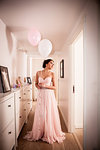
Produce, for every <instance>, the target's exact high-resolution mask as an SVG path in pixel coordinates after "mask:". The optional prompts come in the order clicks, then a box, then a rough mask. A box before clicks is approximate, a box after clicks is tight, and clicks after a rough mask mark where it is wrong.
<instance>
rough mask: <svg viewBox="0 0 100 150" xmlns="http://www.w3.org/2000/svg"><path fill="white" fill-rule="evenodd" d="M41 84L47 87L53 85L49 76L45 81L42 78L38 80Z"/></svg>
mask: <svg viewBox="0 0 100 150" xmlns="http://www.w3.org/2000/svg"><path fill="white" fill-rule="evenodd" d="M38 81H39V83H45V84H46V85H49V86H50V85H51V77H50V76H48V77H46V78H45V79H43V78H42V77H39V78H38Z"/></svg>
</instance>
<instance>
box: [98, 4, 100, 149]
mask: <svg viewBox="0 0 100 150" xmlns="http://www.w3.org/2000/svg"><path fill="white" fill-rule="evenodd" d="M98 27H100V5H99V24H98ZM98 33H99V36H98V37H99V39H98V46H99V55H98V56H99V66H100V28H99V32H98ZM98 83H99V91H100V67H99V82H98ZM98 110H99V111H98V137H99V138H98V142H99V141H100V92H99V99H98ZM99 149H100V142H99Z"/></svg>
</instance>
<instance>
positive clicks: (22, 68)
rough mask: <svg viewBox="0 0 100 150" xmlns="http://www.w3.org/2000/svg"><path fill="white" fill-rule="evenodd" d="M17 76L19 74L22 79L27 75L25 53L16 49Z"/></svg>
mask: <svg viewBox="0 0 100 150" xmlns="http://www.w3.org/2000/svg"><path fill="white" fill-rule="evenodd" d="M17 76H21V78H22V80H23V79H24V77H27V55H26V53H25V52H23V51H20V50H17Z"/></svg>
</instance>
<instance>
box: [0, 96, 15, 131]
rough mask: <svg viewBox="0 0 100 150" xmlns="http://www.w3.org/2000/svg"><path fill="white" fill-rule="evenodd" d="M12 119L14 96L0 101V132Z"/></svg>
mask: <svg viewBox="0 0 100 150" xmlns="http://www.w3.org/2000/svg"><path fill="white" fill-rule="evenodd" d="M13 119H14V98H13V97H12V98H10V99H8V100H6V101H4V102H3V103H0V132H1V131H2V130H3V129H4V128H5V127H6V126H7V125H8V124H9V123H10V122H11V121H12V120H13Z"/></svg>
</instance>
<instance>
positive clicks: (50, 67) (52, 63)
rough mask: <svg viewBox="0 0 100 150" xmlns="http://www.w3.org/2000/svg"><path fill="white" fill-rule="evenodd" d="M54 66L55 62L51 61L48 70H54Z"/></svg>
mask: <svg viewBox="0 0 100 150" xmlns="http://www.w3.org/2000/svg"><path fill="white" fill-rule="evenodd" d="M53 66H54V62H53V61H50V62H49V63H48V64H47V67H48V69H52V68H53Z"/></svg>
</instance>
